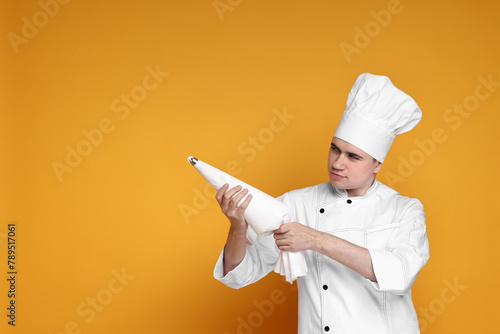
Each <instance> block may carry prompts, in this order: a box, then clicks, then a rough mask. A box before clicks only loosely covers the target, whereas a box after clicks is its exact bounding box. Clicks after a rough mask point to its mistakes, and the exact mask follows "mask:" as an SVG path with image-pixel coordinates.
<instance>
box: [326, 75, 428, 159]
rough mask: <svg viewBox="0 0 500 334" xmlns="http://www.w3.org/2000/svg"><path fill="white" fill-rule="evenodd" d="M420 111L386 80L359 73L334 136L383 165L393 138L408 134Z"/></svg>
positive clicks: (406, 96) (419, 115)
mask: <svg viewBox="0 0 500 334" xmlns="http://www.w3.org/2000/svg"><path fill="white" fill-rule="evenodd" d="M421 119H422V111H421V110H420V108H419V107H418V105H417V103H416V102H415V101H414V100H413V99H412V98H411V97H410V96H408V95H407V94H406V93H404V92H403V91H401V90H399V89H398V88H396V87H395V86H394V85H393V84H392V82H391V80H389V78H388V77H385V76H381V75H373V74H370V73H363V74H361V75H360V76H359V77H358V79H357V80H356V82H355V83H354V85H353V86H352V89H351V92H350V93H349V96H348V97H347V103H346V108H345V111H344V114H343V115H342V118H341V119H340V122H339V125H338V127H337V131H336V132H335V137H337V138H340V139H342V140H345V141H346V142H348V143H350V144H352V145H354V146H356V147H358V148H359V149H361V150H363V151H365V152H366V153H368V154H369V155H371V156H372V157H373V158H375V159H377V160H378V161H380V162H384V159H385V156H386V155H387V152H388V151H389V148H390V147H391V144H392V142H393V141H394V138H395V137H396V135H399V134H401V133H404V132H407V131H410V130H411V129H413V128H414V127H415V125H417V124H418V122H420V120H421Z"/></svg>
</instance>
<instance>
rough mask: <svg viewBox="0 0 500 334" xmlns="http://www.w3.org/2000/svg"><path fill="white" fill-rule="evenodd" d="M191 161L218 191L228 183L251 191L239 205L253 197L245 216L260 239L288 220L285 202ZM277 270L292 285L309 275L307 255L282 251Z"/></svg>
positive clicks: (201, 163)
mask: <svg viewBox="0 0 500 334" xmlns="http://www.w3.org/2000/svg"><path fill="white" fill-rule="evenodd" d="M188 161H189V162H190V163H191V165H193V166H194V168H196V170H197V171H198V172H199V173H200V174H201V175H202V176H203V177H204V178H205V179H206V180H207V181H208V183H210V184H211V185H212V187H214V188H215V189H216V190H219V189H220V188H221V187H222V186H223V185H224V184H226V183H228V184H229V189H231V188H233V187H235V186H237V185H241V186H242V187H243V188H242V189H248V194H247V195H245V197H244V198H242V199H241V201H240V202H239V203H238V204H241V203H243V201H244V200H245V198H246V197H247V196H248V195H249V194H252V200H251V201H250V204H249V205H248V207H247V208H246V210H245V213H244V217H245V220H246V221H247V223H248V226H250V228H251V229H252V230H254V231H255V233H256V234H257V236H258V237H263V236H267V235H271V234H272V233H273V231H274V230H277V229H278V228H279V227H280V226H281V224H284V223H287V222H288V221H289V208H288V205H286V204H285V203H283V202H281V201H279V200H278V199H276V198H274V197H272V196H270V195H268V194H266V193H264V192H263V191H260V190H259V189H257V188H254V187H252V186H251V185H249V184H247V183H245V182H243V181H240V180H238V179H237V178H235V177H233V176H231V175H229V174H227V173H225V172H223V171H221V170H219V169H217V168H215V167H213V166H211V165H209V164H207V163H204V162H203V161H201V160H199V159H196V158H195V157H189V158H188ZM274 271H275V272H277V273H278V274H280V275H283V276H285V278H286V280H287V281H288V282H290V283H293V281H294V280H295V279H296V278H297V277H299V276H305V275H306V274H307V265H306V259H305V257H304V254H303V253H302V252H284V251H281V252H280V254H279V257H278V261H277V262H276V266H275V268H274Z"/></svg>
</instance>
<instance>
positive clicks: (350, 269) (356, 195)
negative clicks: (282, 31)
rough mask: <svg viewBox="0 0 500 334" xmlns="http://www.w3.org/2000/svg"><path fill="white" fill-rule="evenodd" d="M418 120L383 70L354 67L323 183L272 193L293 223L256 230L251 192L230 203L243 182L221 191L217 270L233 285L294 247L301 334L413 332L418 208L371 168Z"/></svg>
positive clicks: (421, 261) (421, 250)
mask: <svg viewBox="0 0 500 334" xmlns="http://www.w3.org/2000/svg"><path fill="white" fill-rule="evenodd" d="M420 119H421V111H420V109H419V108H418V106H417V104H416V103H415V101H414V100H413V99H412V98H411V97H410V96H408V95H406V94H405V93H404V92H402V91H401V90H399V89H397V88H396V87H395V86H394V85H393V84H392V82H391V81H390V80H389V79H388V78H387V77H384V76H376V75H372V74H369V73H364V74H362V75H360V76H359V77H358V79H357V80H356V82H355V84H354V86H353V88H352V89H351V92H350V93H349V96H348V99H347V103H346V110H345V111H344V114H343V115H342V118H341V120H340V123H339V126H338V127H337V130H336V132H335V135H334V137H333V139H332V141H331V144H330V151H329V153H328V174H329V178H330V181H329V182H326V183H323V184H319V185H316V186H313V187H309V188H305V189H299V190H294V191H291V192H288V193H286V194H284V195H283V196H281V197H280V200H282V201H283V202H284V203H286V204H287V205H288V206H289V207H290V218H291V221H292V222H291V223H286V224H283V225H282V226H281V227H280V228H279V229H277V230H276V231H275V233H274V236H268V237H262V238H257V237H256V235H255V233H254V232H253V231H252V230H251V229H249V228H248V225H247V223H246V221H245V219H244V218H243V213H244V211H245V209H246V207H247V206H248V204H249V203H250V201H251V196H248V197H247V199H246V200H245V201H244V202H243V203H242V204H241V205H240V206H238V205H237V204H238V203H239V202H240V200H241V199H242V198H243V197H244V196H245V195H246V193H247V191H246V190H244V189H243V190H242V189H241V187H235V188H232V189H228V186H227V185H225V186H224V187H222V188H221V189H219V191H218V192H217V195H216V198H217V201H218V202H219V204H220V206H221V210H222V212H223V213H224V214H225V215H226V216H227V218H228V219H229V221H230V223H231V225H230V229H229V232H228V237H227V242H226V245H225V247H224V250H223V251H222V253H221V256H220V258H219V260H218V262H217V264H216V267H215V270H214V276H215V278H217V279H218V280H220V281H221V282H223V283H224V284H226V285H228V286H230V287H233V288H240V287H243V286H245V285H248V284H251V283H254V282H256V281H258V280H259V279H261V278H262V277H264V276H265V275H267V274H268V273H269V272H270V271H271V270H272V269H273V267H274V265H275V263H276V262H277V259H278V256H279V251H302V252H304V254H305V258H306V263H307V267H308V273H307V275H306V276H302V277H299V278H298V294H299V333H303V334H310V333H327V332H330V333H342V334H346V333H358V334H359V333H371V334H377V333H394V334H404V333H406V334H413V333H419V332H420V330H419V327H418V320H417V316H416V312H415V309H414V307H413V303H412V300H411V286H412V284H413V282H414V281H415V279H416V277H417V274H418V272H419V271H420V269H421V268H422V267H423V266H424V265H425V263H426V262H427V260H428V259H429V245H428V241H427V234H426V226H425V215H424V209H423V207H422V205H421V203H420V202H419V201H418V200H416V199H411V198H407V197H403V196H401V195H400V194H398V193H397V192H396V191H395V190H392V189H390V188H389V187H387V186H385V185H383V184H382V183H380V182H378V181H377V180H376V175H377V173H378V172H379V171H380V169H381V167H382V163H383V161H384V159H385V156H386V154H387V152H388V150H389V148H390V146H391V144H392V142H393V140H394V138H395V136H396V135H397V134H400V133H403V132H406V131H409V130H411V129H412V128H413V127H414V126H415V125H416V124H417V123H418V122H419V121H420ZM247 238H248V239H249V240H250V242H247Z"/></svg>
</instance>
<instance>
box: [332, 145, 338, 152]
mask: <svg viewBox="0 0 500 334" xmlns="http://www.w3.org/2000/svg"><path fill="white" fill-rule="evenodd" d="M330 148H331V149H332V150H334V151H335V152H339V151H340V150H339V148H338V147H337V146H334V145H332V146H330Z"/></svg>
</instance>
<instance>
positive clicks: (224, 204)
mask: <svg viewBox="0 0 500 334" xmlns="http://www.w3.org/2000/svg"><path fill="white" fill-rule="evenodd" d="M228 188H229V184H227V183H226V184H224V185H223V186H222V187H221V188H220V189H219V191H217V194H216V195H215V198H216V199H217V202H218V203H219V205H220V208H221V211H222V213H224V215H226V217H227V218H228V219H229V222H230V223H231V229H232V230H233V232H237V233H243V232H244V233H246V231H247V228H248V224H247V222H246V220H245V218H244V216H243V215H244V213H245V210H246V208H247V207H248V205H249V204H250V201H251V200H252V195H248V196H247V198H246V199H245V200H244V201H243V203H241V205H240V206H238V203H239V202H240V201H241V200H242V199H243V197H245V195H246V194H248V189H243V187H242V186H236V187H234V188H231V189H229V190H228ZM242 189H243V190H242Z"/></svg>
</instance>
